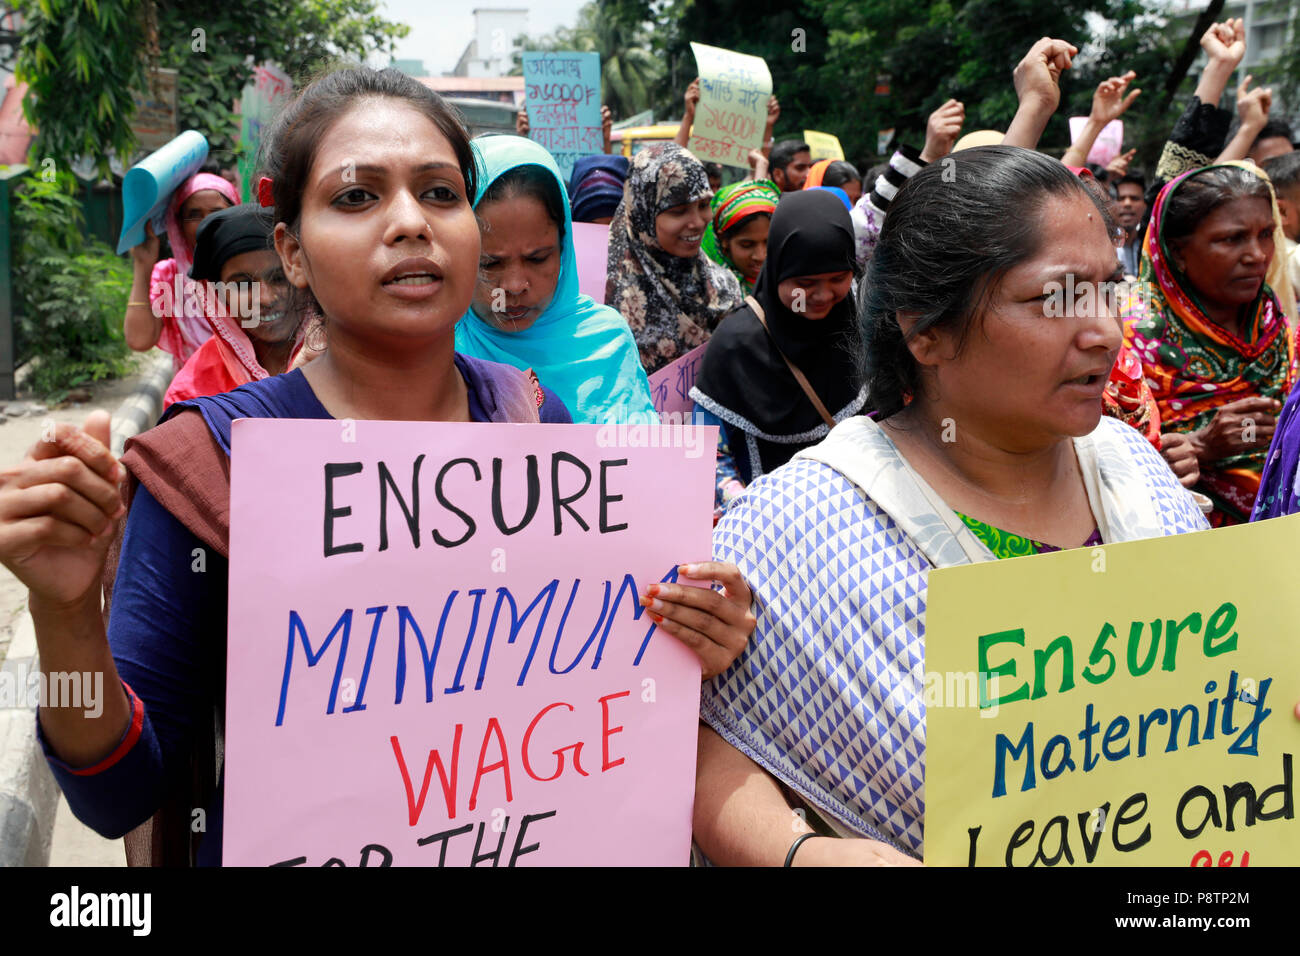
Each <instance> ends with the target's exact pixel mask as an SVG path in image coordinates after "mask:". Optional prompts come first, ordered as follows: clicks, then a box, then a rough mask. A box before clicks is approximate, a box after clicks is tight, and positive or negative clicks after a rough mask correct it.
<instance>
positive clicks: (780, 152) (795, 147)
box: [767, 139, 812, 170]
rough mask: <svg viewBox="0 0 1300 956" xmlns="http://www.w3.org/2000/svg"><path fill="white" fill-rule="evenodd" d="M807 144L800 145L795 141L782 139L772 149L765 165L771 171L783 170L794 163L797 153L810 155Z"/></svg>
mask: <svg viewBox="0 0 1300 956" xmlns="http://www.w3.org/2000/svg"><path fill="white" fill-rule="evenodd" d="M811 152H812V150H811V149H809V148H808V144H807V143H802V142H800V141H799V140H797V139H783V140H781V142H779V143H777V144H776V145H775V146H773V147H772V153H771V155H770V156H769V157H768V159H767V165H768V167H769V168H771V169H780V170H784V169H785V168H786V167H787V166H789V165H790V163H792V162H793V161H794V158H795V156H797V155H798V154H799V153H811Z"/></svg>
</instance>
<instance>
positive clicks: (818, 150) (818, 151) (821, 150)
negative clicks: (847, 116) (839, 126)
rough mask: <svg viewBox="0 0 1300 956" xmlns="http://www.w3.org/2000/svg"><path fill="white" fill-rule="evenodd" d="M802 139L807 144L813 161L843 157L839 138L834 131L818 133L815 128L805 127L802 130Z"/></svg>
mask: <svg viewBox="0 0 1300 956" xmlns="http://www.w3.org/2000/svg"><path fill="white" fill-rule="evenodd" d="M803 141H804V142H805V143H807V144H808V151H809V152H810V153H811V154H812V158H813V161H814V162H816V161H817V160H819V159H843V158H844V149H843V147H841V146H840V138H839V137H838V136H836V135H835V134H834V133H819V132H817V130H815V129H806V130H804V131H803Z"/></svg>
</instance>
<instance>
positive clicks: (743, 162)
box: [687, 43, 772, 169]
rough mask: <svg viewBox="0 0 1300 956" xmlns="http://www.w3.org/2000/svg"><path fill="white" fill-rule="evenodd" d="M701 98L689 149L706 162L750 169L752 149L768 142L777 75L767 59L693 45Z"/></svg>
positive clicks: (718, 48)
mask: <svg viewBox="0 0 1300 956" xmlns="http://www.w3.org/2000/svg"><path fill="white" fill-rule="evenodd" d="M691 50H692V52H694V54H695V65H696V67H697V69H698V70H699V73H698V76H699V78H700V102H699V105H698V106H697V107H696V109H695V125H694V126H693V127H692V128H691V138H690V140H689V142H688V144H687V145H688V148H689V149H690V151H691V152H692V153H694V154H695V156H696V158H698V159H699V160H700V161H701V162H718V163H722V164H723V165H724V166H737V167H739V168H741V169H748V168H749V151H750V150H751V149H760V148H761V147H762V145H763V130H764V129H765V128H766V127H767V101H768V98H769V97H770V96H771V95H772V75H771V74H770V73H769V72H768V69H767V63H765V62H764V61H763V58H762V57H758V56H750V55H749V54H748V53H736V52H735V51H733V50H724V49H722V48H720V47H716V46H706V45H705V44H703V43H692V44H691Z"/></svg>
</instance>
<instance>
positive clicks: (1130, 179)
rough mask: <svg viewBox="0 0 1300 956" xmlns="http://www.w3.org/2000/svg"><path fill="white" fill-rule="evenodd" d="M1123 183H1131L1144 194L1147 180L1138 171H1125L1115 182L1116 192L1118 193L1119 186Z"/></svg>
mask: <svg viewBox="0 0 1300 956" xmlns="http://www.w3.org/2000/svg"><path fill="white" fill-rule="evenodd" d="M1125 183H1133V184H1134V185H1136V186H1137V188H1138V189H1140V190H1142V195H1144V196H1145V195H1146V192H1147V181H1146V179H1144V178H1143V177H1142V175H1141V174H1140V173H1125V174H1124V175H1123V176H1121V177H1120V178H1119V181H1118V182H1116V183H1115V190H1116V194H1118V191H1119V187H1120V186H1123V185H1124V184H1125Z"/></svg>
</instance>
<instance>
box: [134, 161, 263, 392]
mask: <svg viewBox="0 0 1300 956" xmlns="http://www.w3.org/2000/svg"><path fill="white" fill-rule="evenodd" d="M238 204H239V193H237V192H236V191H235V187H234V186H232V185H231V184H230V183H229V181H227V180H226V179H224V178H223V177H221V176H218V175H215V174H214V173H199V174H197V175H195V176H191V177H190V178H189V179H187V180H186V181H185V182H184V183H182V184H181V186H180V187H179V188H178V189H177V190H176V192H175V193H173V194H172V198H171V202H170V203H169V204H168V206H167V213H166V215H165V217H164V219H163V222H164V224H165V226H166V230H167V242H168V243H169V244H170V245H171V247H172V257H171V258H170V259H164V260H162V261H161V262H159V261H158V251H159V247H160V245H161V241H160V240H159V239H158V238H157V237H155V236H154V234H153V229H152V228H151V227H150V226H149V225H148V224H146V225H145V234H146V236H147V238H146V239H145V241H144V242H142V243H140V244H139V245H138V246H136V247H135V248H134V249H132V250H131V261H132V264H133V267H134V271H133V274H132V278H131V292H130V294H129V295H128V296H127V302H126V316H125V318H124V319H123V323H122V327H123V331H124V333H125V335H126V344H127V345H129V346H130V347H131V348H133V349H135V351H137V352H147V351H149V350H150V349H151V348H153V347H154V346H155V345H157V346H158V347H159V348H161V349H162V350H163V351H164V352H170V353H171V356H172V363H173V365H174V367H175V369H176V371H180V368H181V366H182V365H184V364H185V362H186V361H187V360H188V359H189V357H190V356H191V355H193V354H194V353H195V352H196V351H198V348H199V346H200V345H202V344H203V343H204V342H206V341H207V340H208V338H209V336H211V335H212V327H211V326H210V325H209V324H208V320H207V316H206V314H205V306H206V305H207V302H206V298H207V293H206V289H205V287H204V286H203V284H202V283H201V282H196V281H195V280H194V279H192V278H190V274H189V271H190V264H191V263H192V261H193V259H194V245H195V243H196V242H197V241H198V232H199V225H200V224H201V223H202V222H203V220H204V219H206V218H207V217H208V216H210V215H212V213H214V212H217V211H218V210H220V209H225V208H227V207H228V206H236V205H238ZM178 287H179V290H180V295H179V297H178V296H177V289H178Z"/></svg>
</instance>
